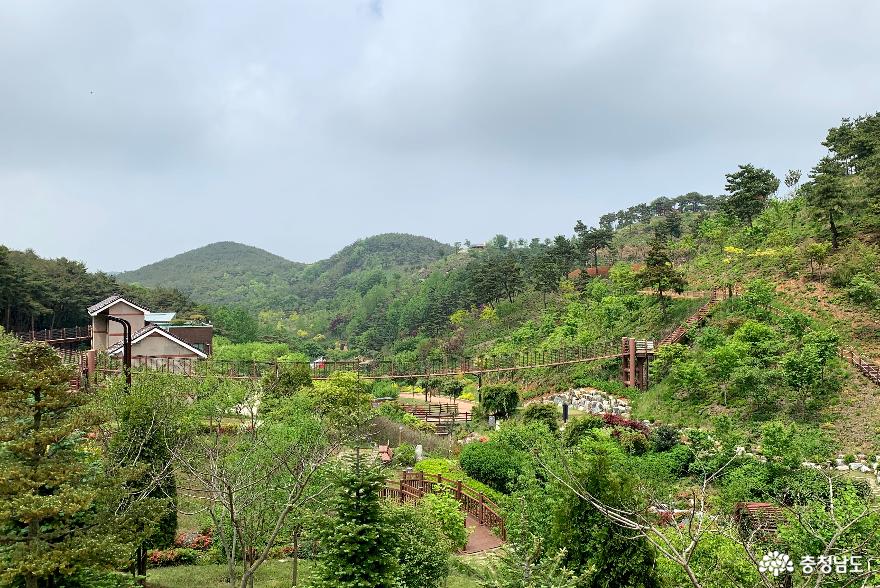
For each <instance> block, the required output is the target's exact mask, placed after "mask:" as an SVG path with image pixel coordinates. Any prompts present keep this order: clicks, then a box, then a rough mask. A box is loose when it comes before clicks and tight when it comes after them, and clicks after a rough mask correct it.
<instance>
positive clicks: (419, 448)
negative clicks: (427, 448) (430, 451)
mask: <svg viewBox="0 0 880 588" xmlns="http://www.w3.org/2000/svg"><path fill="white" fill-rule="evenodd" d="M423 454H424V450H423V449H422V446H421V445H416V461H422V457H423Z"/></svg>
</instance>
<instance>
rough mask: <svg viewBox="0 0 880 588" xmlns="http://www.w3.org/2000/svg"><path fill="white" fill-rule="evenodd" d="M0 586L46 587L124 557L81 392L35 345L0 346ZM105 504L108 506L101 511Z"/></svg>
mask: <svg viewBox="0 0 880 588" xmlns="http://www.w3.org/2000/svg"><path fill="white" fill-rule="evenodd" d="M4 349H5V350H7V353H6V354H5V355H4V356H3V357H0V471H2V472H3V475H2V476H0V584H6V583H17V582H23V583H24V585H25V586H27V587H28V588H37V587H39V586H49V585H53V584H55V583H56V580H57V579H59V578H62V577H65V576H69V575H71V574H74V573H75V572H77V571H78V570H82V569H86V568H90V567H96V566H101V565H117V564H118V563H119V562H121V561H124V560H125V558H126V556H127V555H128V546H127V545H126V544H125V539H124V538H122V537H120V536H118V535H116V534H115V532H114V531H115V530H116V529H114V527H115V525H114V522H116V521H117V519H116V518H115V517H114V515H113V514H112V513H113V511H112V509H107V510H104V507H106V506H107V505H108V504H110V503H111V502H112V500H111V498H112V496H113V488H114V486H115V482H114V481H113V480H108V479H107V477H106V476H105V475H104V471H103V469H104V468H103V467H102V462H101V460H100V457H99V456H98V455H96V454H95V452H94V451H90V450H89V446H88V445H89V442H88V439H87V438H86V436H85V435H84V434H83V431H82V428H83V427H84V426H85V425H88V424H89V422H88V421H87V420H83V414H84V412H85V411H84V410H83V409H84V407H85V405H86V404H87V403H88V401H89V396H88V395H86V394H85V393H82V392H79V391H75V390H71V389H70V386H69V381H70V378H71V377H72V375H73V370H72V369H71V367H70V366H66V365H64V364H62V362H61V358H60V357H59V356H58V354H57V353H55V351H54V350H53V349H51V348H50V347H48V346H46V345H45V344H41V343H28V344H21V345H15V344H12V345H0V350H4ZM108 510H109V512H108Z"/></svg>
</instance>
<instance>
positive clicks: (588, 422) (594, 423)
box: [562, 415, 605, 447]
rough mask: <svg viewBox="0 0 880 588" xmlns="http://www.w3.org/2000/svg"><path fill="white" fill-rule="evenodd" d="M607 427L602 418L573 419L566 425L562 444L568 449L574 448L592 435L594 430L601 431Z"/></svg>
mask: <svg viewBox="0 0 880 588" xmlns="http://www.w3.org/2000/svg"><path fill="white" fill-rule="evenodd" d="M604 426H605V421H603V420H602V417H598V416H595V415H588V416H582V417H577V418H575V419H572V420H570V421H569V422H568V424H567V425H565V435H564V436H563V438H562V442H563V444H564V445H565V446H566V447H574V446H575V445H577V444H578V443H580V442H581V439H584V438H586V437H587V436H589V435H590V433H591V432H592V431H593V429H601V428H602V427H604Z"/></svg>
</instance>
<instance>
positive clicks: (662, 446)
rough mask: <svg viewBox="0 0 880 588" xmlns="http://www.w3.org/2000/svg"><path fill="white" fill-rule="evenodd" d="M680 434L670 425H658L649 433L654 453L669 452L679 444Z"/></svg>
mask: <svg viewBox="0 0 880 588" xmlns="http://www.w3.org/2000/svg"><path fill="white" fill-rule="evenodd" d="M679 437H680V433H679V432H678V429H676V428H675V427H673V426H671V425H660V426H659V427H657V428H656V429H654V431H653V432H652V433H651V441H652V442H653V445H654V451H669V450H670V449H672V448H673V447H675V446H676V445H678V444H679Z"/></svg>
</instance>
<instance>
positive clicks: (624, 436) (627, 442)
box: [613, 429, 650, 455]
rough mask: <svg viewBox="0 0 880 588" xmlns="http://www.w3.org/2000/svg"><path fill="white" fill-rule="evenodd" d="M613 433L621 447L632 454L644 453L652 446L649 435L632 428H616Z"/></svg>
mask: <svg viewBox="0 0 880 588" xmlns="http://www.w3.org/2000/svg"><path fill="white" fill-rule="evenodd" d="M613 435H614V437H616V438H617V441H618V443H620V447H621V448H622V449H623V450H624V451H625V452H627V453H629V454H630V455H642V454H643V453H645V452H646V451H648V447H650V443H648V437H647V436H646V435H645V434H644V433H639V432H637V431H633V430H631V429H615V430H614V433H613Z"/></svg>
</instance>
